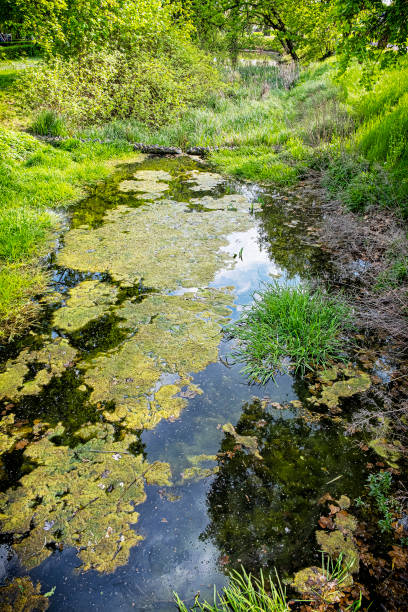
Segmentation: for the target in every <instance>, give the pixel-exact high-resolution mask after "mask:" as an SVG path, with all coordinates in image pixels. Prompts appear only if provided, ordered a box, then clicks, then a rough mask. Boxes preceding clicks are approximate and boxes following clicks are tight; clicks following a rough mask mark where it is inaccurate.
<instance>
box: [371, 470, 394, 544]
mask: <svg viewBox="0 0 408 612" xmlns="http://www.w3.org/2000/svg"><path fill="white" fill-rule="evenodd" d="M367 482H368V487H369V490H368V494H369V496H370V497H373V498H374V501H375V503H376V506H377V510H378V512H379V513H380V514H381V516H382V518H380V519H379V520H378V526H379V528H380V529H381V531H382V532H390V531H391V530H392V521H393V513H392V510H398V509H399V503H398V502H397V500H396V499H395V498H394V497H392V495H390V490H391V485H392V475H391V473H390V472H380V473H378V474H370V475H369V477H368V479H367Z"/></svg>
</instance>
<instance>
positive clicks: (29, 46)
mask: <svg viewBox="0 0 408 612" xmlns="http://www.w3.org/2000/svg"><path fill="white" fill-rule="evenodd" d="M39 54H40V49H39V47H38V46H37V45H35V44H33V43H20V44H12V45H7V46H0V60H12V59H18V58H20V57H34V56H36V55H39Z"/></svg>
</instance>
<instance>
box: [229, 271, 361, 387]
mask: <svg viewBox="0 0 408 612" xmlns="http://www.w3.org/2000/svg"><path fill="white" fill-rule="evenodd" d="M351 327H352V320H351V311H350V309H349V307H348V306H347V305H346V304H345V303H344V302H343V301H342V300H341V299H339V298H338V297H334V296H330V295H328V294H327V293H324V292H323V291H322V290H320V289H317V290H315V291H313V290H312V289H310V288H309V287H307V286H305V287H292V286H289V285H279V284H278V283H272V284H268V285H266V287H265V289H264V290H263V291H261V292H260V293H258V294H255V295H254V302H253V304H252V305H251V306H250V307H249V308H248V309H247V310H246V311H245V312H244V314H243V315H242V317H241V319H240V320H239V321H238V322H237V323H234V324H233V325H231V326H230V327H229V328H228V332H229V333H230V334H231V336H232V337H233V338H236V339H237V340H238V348H237V349H236V351H235V352H234V357H235V358H236V359H237V360H238V361H240V362H243V363H245V367H244V369H243V372H244V373H245V374H247V375H248V376H249V378H250V379H251V380H253V381H258V382H262V383H265V382H267V381H268V380H269V379H270V378H273V377H274V375H275V374H276V373H277V372H278V371H287V370H289V369H293V370H294V371H295V372H296V371H301V372H304V371H305V370H306V369H314V368H317V367H320V366H326V365H327V364H328V363H329V362H330V361H331V360H333V359H337V360H339V359H342V352H343V349H344V346H345V344H346V340H345V338H344V336H343V332H345V331H346V330H347V329H351Z"/></svg>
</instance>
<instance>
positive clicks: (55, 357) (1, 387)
mask: <svg viewBox="0 0 408 612" xmlns="http://www.w3.org/2000/svg"><path fill="white" fill-rule="evenodd" d="M76 354H77V351H76V350H75V349H74V348H72V347H71V346H70V345H69V343H68V341H67V340H65V339H64V338H56V339H55V340H53V341H50V342H46V343H45V344H44V346H43V347H42V348H41V349H39V350H35V351H29V350H28V349H24V350H23V351H22V352H21V353H20V354H19V355H18V357H17V358H16V359H10V360H9V361H7V363H6V366H5V371H4V372H3V373H2V374H0V398H7V399H10V400H16V399H18V398H20V397H22V396H23V395H37V394H38V393H40V391H41V389H42V388H43V387H44V386H45V385H47V384H48V383H49V382H50V380H51V379H52V378H53V377H54V376H60V375H61V374H62V373H63V372H64V371H65V370H66V368H67V367H69V366H70V365H72V362H73V361H74V360H75V358H76ZM30 364H38V367H37V372H36V374H35V376H34V378H33V379H32V380H29V381H27V382H24V379H25V377H26V375H27V374H28V372H29V367H28V366H29V365H30Z"/></svg>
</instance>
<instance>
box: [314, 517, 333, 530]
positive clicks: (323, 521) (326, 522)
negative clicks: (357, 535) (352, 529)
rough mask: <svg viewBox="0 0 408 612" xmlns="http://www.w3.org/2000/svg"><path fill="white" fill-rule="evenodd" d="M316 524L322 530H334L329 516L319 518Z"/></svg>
mask: <svg viewBox="0 0 408 612" xmlns="http://www.w3.org/2000/svg"><path fill="white" fill-rule="evenodd" d="M318 523H319V525H320V527H321V528H322V529H334V523H333V521H332V520H331V518H330V517H329V516H321V517H320V518H319V520H318Z"/></svg>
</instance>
